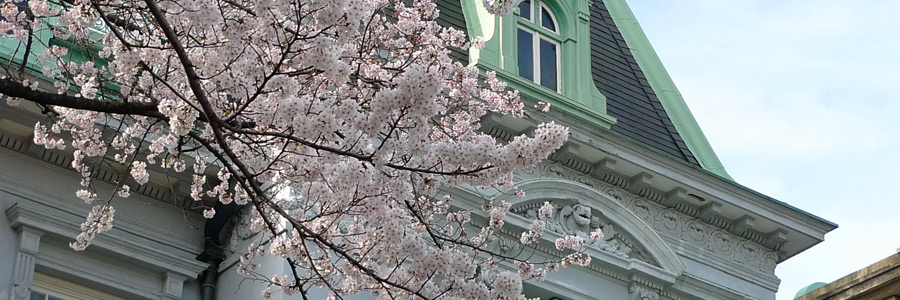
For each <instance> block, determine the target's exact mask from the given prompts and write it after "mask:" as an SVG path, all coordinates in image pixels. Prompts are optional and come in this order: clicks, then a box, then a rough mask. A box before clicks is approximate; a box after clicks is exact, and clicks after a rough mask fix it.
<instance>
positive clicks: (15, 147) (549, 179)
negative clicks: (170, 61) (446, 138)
mask: <svg viewBox="0 0 900 300" xmlns="http://www.w3.org/2000/svg"><path fill="white" fill-rule="evenodd" d="M481 2H482V1H481V0H439V1H438V6H439V8H440V10H441V17H440V22H442V23H443V25H445V26H453V27H457V28H459V29H462V30H464V31H465V32H466V33H467V34H468V36H469V38H476V37H481V38H483V39H484V40H485V41H486V43H485V44H486V45H485V47H484V49H481V50H477V49H468V50H465V49H463V50H454V52H453V54H452V55H453V56H454V57H455V58H457V59H459V60H461V61H464V62H468V63H469V64H472V65H477V66H478V67H479V68H480V69H482V70H483V71H488V70H491V71H495V72H497V76H498V78H501V79H503V80H505V81H506V82H508V84H509V86H510V87H511V88H514V89H516V90H519V91H520V92H521V95H522V98H523V101H524V102H526V106H528V107H532V106H534V105H535V104H537V103H539V102H545V103H550V104H552V108H551V109H550V111H549V112H541V111H538V110H529V111H528V112H527V116H526V117H525V118H521V119H515V118H512V117H508V116H499V115H495V116H490V117H488V118H486V119H485V120H483V130H484V131H485V132H488V133H490V134H492V135H493V136H495V137H497V138H498V139H499V140H508V139H510V138H511V137H512V136H515V135H518V134H521V133H528V132H529V130H531V128H533V126H535V125H536V124H538V123H541V122H547V121H555V122H556V123H560V124H564V125H566V126H568V127H569V128H570V137H569V142H567V144H566V145H565V146H564V147H563V148H562V149H560V150H559V151H557V152H556V153H555V154H554V155H553V156H552V157H551V159H550V160H549V161H546V162H544V163H541V164H539V165H538V166H535V167H533V168H527V169H522V170H519V171H517V172H516V174H515V178H514V180H515V185H516V187H517V188H518V189H519V190H522V191H524V192H525V196H524V197H522V198H517V197H515V196H512V195H508V194H504V193H499V192H497V193H494V192H485V191H479V190H474V189H468V188H459V189H454V190H452V191H449V192H448V193H450V194H452V195H453V196H454V197H455V198H456V199H460V201H457V202H456V203H455V204H456V205H458V208H478V207H480V205H481V203H483V200H484V199H485V198H488V199H502V200H506V201H508V202H510V203H512V204H513V205H512V208H511V210H510V211H511V214H510V216H509V217H508V220H507V224H508V225H506V226H505V227H504V228H505V231H504V232H502V233H501V237H500V238H498V239H496V240H494V241H493V242H492V247H494V249H495V250H496V251H499V252H509V253H515V252H514V251H515V250H516V247H517V241H518V237H519V234H520V233H521V232H522V231H523V230H526V229H527V228H528V224H529V223H530V221H529V219H531V218H534V217H535V210H536V209H537V207H539V206H540V204H542V203H543V202H545V201H548V202H551V203H553V204H554V206H555V208H556V210H555V212H554V217H553V221H552V222H551V224H550V226H549V228H550V230H549V231H550V232H549V233H547V234H545V236H544V238H545V242H544V243H542V244H540V245H539V246H538V253H536V255H538V256H546V257H553V256H556V255H558V253H557V252H556V250H555V248H554V247H553V246H552V240H553V239H555V238H556V237H557V236H561V235H566V234H575V235H584V234H587V233H588V232H591V231H593V230H594V229H597V228H601V229H602V230H603V231H604V233H605V238H604V240H603V241H598V242H595V243H594V244H592V245H590V247H589V249H588V250H587V253H588V254H589V255H590V256H591V257H592V263H591V264H590V265H589V266H588V267H584V268H581V267H578V268H575V267H572V268H566V269H563V270H562V271H560V272H558V273H554V274H551V276H549V277H548V279H547V280H546V281H544V282H541V283H531V282H526V284H525V285H526V286H525V292H526V295H527V296H530V297H541V298H542V299H566V300H569V299H605V300H615V299H635V300H663V299H679V300H680V299H774V297H775V292H776V291H777V290H778V285H779V279H778V278H777V277H776V276H775V273H774V270H775V267H776V266H777V264H778V263H780V262H782V261H784V260H786V259H789V258H790V257H792V256H794V255H796V254H798V253H800V252H802V251H804V250H805V249H808V248H809V247H812V246H813V245H815V244H817V243H819V242H821V241H822V240H823V238H824V234H825V233H827V232H829V231H831V230H833V229H835V228H836V225H835V224H833V223H830V222H828V221H826V220H823V219H821V218H818V217H816V216H814V215H811V214H809V213H806V212H804V211H802V210H799V209H797V208H794V207H792V206H790V205H788V204H786V203H783V202H780V201H778V200H775V199H772V198H770V197H767V196H765V195H762V194H760V193H757V192H755V191H753V190H752V189H750V188H747V187H744V186H742V185H740V184H738V183H736V182H734V181H733V180H732V179H731V178H730V177H729V176H728V174H727V173H726V172H725V169H724V168H723V166H722V164H721V163H720V162H719V161H718V159H717V158H716V156H715V153H714V152H713V151H712V148H711V147H710V145H709V144H708V142H707V141H706V139H705V137H704V136H703V134H702V132H701V131H700V129H699V126H698V125H697V123H696V121H694V119H693V117H692V116H691V113H690V111H689V110H688V108H687V106H686V104H685V102H684V100H683V99H682V98H681V95H680V94H679V93H678V90H677V88H676V87H675V85H674V84H673V83H672V80H671V79H670V78H669V76H668V74H667V73H666V71H665V69H664V68H663V67H662V64H661V62H660V61H659V58H658V57H657V56H656V54H655V53H654V50H653V49H652V47H651V46H650V43H649V41H648V40H647V38H646V36H645V35H644V34H643V32H642V31H641V29H640V26H639V24H638V22H637V20H635V17H634V15H633V14H632V13H631V11H630V9H629V8H628V6H627V4H626V3H625V2H624V0H594V1H590V0H566V1H559V0H543V1H541V0H526V1H523V2H521V3H520V4H519V7H518V8H517V9H516V11H515V12H514V13H513V14H511V15H509V16H505V17H496V16H493V15H490V14H488V13H487V11H486V10H485V9H484V7H483V6H481ZM40 118H41V115H40V112H38V111H25V110H20V109H6V108H5V109H3V110H0V161H2V162H3V164H2V169H0V209H2V210H3V211H4V212H5V214H4V215H3V216H0V224H7V225H4V226H0V270H12V272H10V273H8V275H5V274H6V273H3V272H0V299H5V297H9V298H10V299H38V298H40V297H44V298H40V299H53V298H47V297H49V296H54V297H58V298H59V299H73V300H74V299H201V295H207V296H206V297H209V296H208V295H212V294H215V295H216V299H256V298H259V291H260V290H261V289H262V288H263V286H262V283H259V282H255V281H252V280H247V279H246V278H244V277H243V276H241V275H238V274H237V273H236V272H235V271H234V268H235V264H236V263H237V261H238V257H239V256H240V254H241V249H246V248H247V245H248V244H250V243H253V242H256V241H258V240H259V238H260V237H258V236H254V235H252V234H250V231H249V230H247V226H248V224H247V223H248V218H247V216H246V214H245V213H243V210H242V209H241V208H239V207H235V206H230V207H229V208H226V209H224V210H220V209H217V210H220V213H219V214H217V216H216V218H214V219H212V220H208V221H207V220H205V219H203V218H202V217H201V216H200V214H199V213H198V212H197V211H196V210H194V209H193V207H191V205H193V204H192V201H189V200H188V201H184V200H183V199H185V197H184V195H186V194H187V193H188V190H187V188H188V186H189V185H190V184H189V180H190V179H188V178H183V179H181V181H179V180H178V178H174V179H173V180H174V182H173V181H172V180H162V179H160V178H165V176H162V174H155V175H152V176H151V183H150V184H148V185H145V186H144V187H142V188H141V189H140V190H138V191H136V194H138V195H136V196H133V197H132V198H129V199H128V200H127V201H122V202H121V203H118V204H117V205H118V206H120V207H121V209H119V210H120V213H119V214H118V216H117V217H116V221H115V222H116V223H115V224H116V226H115V227H113V229H112V230H111V231H109V232H107V233H104V234H101V235H99V236H98V238H97V240H96V241H95V242H94V245H93V246H91V247H90V248H88V250H86V251H84V252H74V251H72V250H71V249H70V248H69V247H68V243H69V242H70V241H72V239H73V237H74V236H75V235H76V234H77V232H78V227H79V224H80V223H81V222H82V221H83V216H84V215H86V214H87V210H88V206H86V205H82V204H81V202H80V201H79V200H77V199H76V198H75V197H74V195H73V194H72V191H74V190H76V189H77V185H78V176H77V174H75V173H74V172H73V171H71V170H70V169H68V166H69V164H70V163H71V162H70V161H69V159H71V158H70V155H68V154H66V153H61V152H58V151H55V150H45V149H43V148H42V147H40V146H35V145H32V144H31V142H30V141H31V137H30V135H31V134H32V131H33V130H32V128H33V127H32V126H33V124H34V122H35V121H37V120H39V119H40ZM99 173H101V174H98V175H97V178H98V179H100V181H103V180H105V181H111V180H114V178H112V177H113V176H114V174H116V172H114V170H110V171H109V172H108V173H109V174H102V173H103V172H99ZM154 179H156V180H155V181H153V180H154ZM179 182H184V183H179ZM48 183H52V184H48ZM107 188H109V189H112V186H111V185H110V186H107ZM477 210H478V209H475V211H477ZM223 212H224V213H223ZM261 268H262V269H261V270H260V272H261V273H278V272H286V271H287V269H286V268H288V266H287V265H285V264H284V262H283V261H282V260H280V259H271V260H264V261H262V267H261ZM204 289H205V290H204ZM210 290H214V291H215V292H214V293H210ZM48 295H49V296H48ZM319 295H322V294H319ZM30 297H38V298H30ZM275 297H282V296H281V295H276V296H275ZM282 298H283V299H294V298H297V297H287V296H284V297H282ZM359 298H361V299H362V298H365V296H360V297H359ZM298 299H299V298H298Z"/></svg>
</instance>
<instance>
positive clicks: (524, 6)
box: [519, 0, 531, 20]
mask: <svg viewBox="0 0 900 300" xmlns="http://www.w3.org/2000/svg"><path fill="white" fill-rule="evenodd" d="M519 16H521V17H522V18H525V19H528V20H531V1H530V0H525V1H522V2H519Z"/></svg>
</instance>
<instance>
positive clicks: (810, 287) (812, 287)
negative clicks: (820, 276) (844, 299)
mask: <svg viewBox="0 0 900 300" xmlns="http://www.w3.org/2000/svg"><path fill="white" fill-rule="evenodd" d="M826 285H828V284H826V283H824V282H816V283H813V284H810V285H807V286H806V287H804V288H802V289H800V290H799V291H797V294H796V295H794V299H797V298H800V296H803V295H806V294H809V292H812V291H815V290H817V289H818V288H820V287H823V286H826Z"/></svg>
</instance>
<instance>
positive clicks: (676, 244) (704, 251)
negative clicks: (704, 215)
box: [516, 163, 778, 286]
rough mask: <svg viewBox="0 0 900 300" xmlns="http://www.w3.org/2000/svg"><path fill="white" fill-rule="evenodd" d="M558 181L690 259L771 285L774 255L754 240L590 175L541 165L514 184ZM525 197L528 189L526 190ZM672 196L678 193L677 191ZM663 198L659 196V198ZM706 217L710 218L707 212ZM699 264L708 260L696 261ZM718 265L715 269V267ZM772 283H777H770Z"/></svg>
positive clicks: (522, 171)
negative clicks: (589, 192)
mask: <svg viewBox="0 0 900 300" xmlns="http://www.w3.org/2000/svg"><path fill="white" fill-rule="evenodd" d="M547 177H550V178H561V179H566V180H569V181H573V182H578V183H581V184H584V185H587V186H590V187H592V188H594V189H596V190H598V191H599V192H601V193H603V194H605V195H609V197H610V198H611V199H613V200H615V201H617V202H618V203H619V204H621V205H622V206H624V207H625V208H626V209H628V210H629V211H630V212H632V213H633V214H634V215H636V216H637V217H638V218H640V219H641V220H642V221H643V222H645V223H646V224H647V225H649V226H650V227H651V228H652V229H653V230H655V231H656V232H657V233H658V234H660V235H661V236H663V238H664V240H666V241H667V242H668V243H669V244H670V245H672V246H673V248H674V249H676V251H677V252H678V253H679V254H681V255H686V256H688V257H692V256H694V255H697V256H699V257H715V258H716V259H713V261H716V263H714V264H713V266H714V267H719V268H722V267H724V266H727V268H728V269H731V270H738V272H739V273H741V274H745V275H747V276H746V277H747V280H751V278H756V280H757V281H758V282H760V284H762V285H765V286H769V285H772V284H773V283H774V284H775V286H777V279H774V269H775V265H776V263H777V258H778V256H777V254H776V252H775V251H774V250H772V249H767V248H765V247H763V246H762V245H759V244H758V243H756V242H755V241H751V240H748V239H746V238H743V237H740V236H736V235H734V234H732V233H731V232H729V231H728V230H725V229H722V228H720V227H718V226H714V225H711V224H708V223H707V222H705V221H703V220H701V219H698V218H697V217H695V216H692V215H688V214H685V213H683V212H681V211H679V210H676V209H675V208H674V207H673V208H668V207H665V206H664V205H662V204H660V203H658V201H653V200H650V199H647V198H646V197H640V196H637V195H634V194H632V193H630V192H628V191H627V190H626V189H625V188H622V187H618V186H613V185H611V184H609V183H606V182H603V181H600V180H598V179H596V178H594V177H592V176H590V175H587V174H581V173H578V172H575V171H573V170H570V169H569V168H566V167H564V166H563V165H561V164H559V163H544V164H541V165H538V166H536V167H531V168H523V169H520V170H519V171H518V172H517V173H516V180H517V181H527V180H529V179H534V178H547ZM525 192H526V195H528V190H525ZM674 194H678V193H677V191H676V192H675V193H674ZM661 198H662V197H661ZM708 215H712V214H711V213H708ZM699 261H707V262H708V261H710V260H709V259H706V260H699ZM717 265H718V266H717ZM773 280H776V281H775V282H773Z"/></svg>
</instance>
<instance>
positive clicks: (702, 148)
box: [604, 0, 734, 181]
mask: <svg viewBox="0 0 900 300" xmlns="http://www.w3.org/2000/svg"><path fill="white" fill-rule="evenodd" d="M604 3H605V4H606V8H607V9H608V10H609V13H610V15H612V18H613V20H614V21H615V22H616V26H617V27H618V28H619V31H620V32H621V33H622V37H624V38H625V42H626V43H628V46H629V48H631V53H632V54H633V55H634V59H635V60H636V61H637V63H638V65H639V66H640V67H641V70H643V72H644V75H645V76H646V77H647V81H648V82H649V83H650V87H652V88H653V91H654V92H655V93H656V96H657V97H658V98H659V100H660V102H662V105H663V107H664V108H665V109H666V112H667V113H668V115H669V118H670V119H671V120H672V123H673V124H674V125H675V129H676V130H678V134H680V135H681V137H682V138H683V139H684V141H685V144H687V146H688V149H690V150H691V153H693V154H694V157H696V158H697V161H699V162H700V165H701V166H702V167H703V169H706V170H707V171H710V172H712V173H713V174H716V175H719V176H721V177H723V178H726V179H729V180H732V181H733V180H734V179H732V178H731V176H729V175H728V173H727V172H726V171H725V167H724V166H723V165H722V162H721V161H719V157H718V156H716V153H715V152H714V151H713V149H712V146H710V145H709V141H707V140H706V136H704V135H703V131H702V130H700V126H699V125H698V124H697V120H695V119H694V115H692V114H691V110H690V109H689V108H688V106H687V103H685V102H684V98H682V97H681V93H680V92H678V88H677V87H676V86H675V83H674V82H673V81H672V77H670V76H669V72H667V71H666V68H665V67H664V66H663V63H662V61H661V60H660V59H659V56H657V55H656V51H655V50H653V46H652V45H651V44H650V40H649V39H647V35H646V34H644V30H643V29H641V25H640V24H639V23H638V21H637V19H636V18H635V17H634V13H632V12H631V8H629V7H628V4H627V3H625V0H604Z"/></svg>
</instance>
